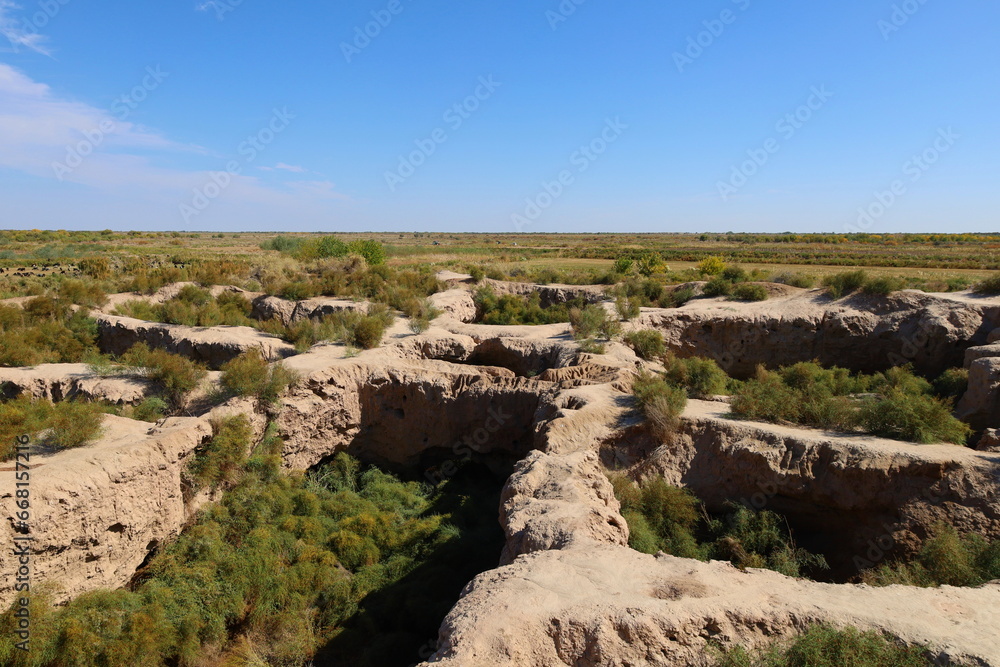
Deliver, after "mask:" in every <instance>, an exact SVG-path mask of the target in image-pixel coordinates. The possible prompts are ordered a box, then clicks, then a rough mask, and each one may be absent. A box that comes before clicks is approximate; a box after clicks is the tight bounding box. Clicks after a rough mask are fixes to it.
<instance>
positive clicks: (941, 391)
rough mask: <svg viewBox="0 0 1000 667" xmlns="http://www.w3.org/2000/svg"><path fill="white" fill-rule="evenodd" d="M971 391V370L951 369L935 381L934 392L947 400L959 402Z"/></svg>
mask: <svg viewBox="0 0 1000 667" xmlns="http://www.w3.org/2000/svg"><path fill="white" fill-rule="evenodd" d="M968 389H969V369H967V368H949V369H948V370H946V371H945V372H944V373H942V374H941V375H940V376H939V377H938V379H936V380H935V381H934V392H935V393H936V394H937V395H938V396H939V397H940V398H945V399H952V400H956V401H957V400H958V399H960V398H962V396H964V395H965V392H966V391H967V390H968Z"/></svg>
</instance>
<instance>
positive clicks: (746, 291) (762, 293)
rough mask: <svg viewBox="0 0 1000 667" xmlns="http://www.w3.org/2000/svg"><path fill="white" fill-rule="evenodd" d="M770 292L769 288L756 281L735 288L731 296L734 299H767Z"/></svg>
mask: <svg viewBox="0 0 1000 667" xmlns="http://www.w3.org/2000/svg"><path fill="white" fill-rule="evenodd" d="M769 297H770V294H768V292H767V288H766V287H764V286H763V285H758V284H756V283H744V284H742V285H737V286H736V287H734V288H733V293H732V295H731V296H730V297H729V298H730V299H733V300H734V301H767V300H768V298H769Z"/></svg>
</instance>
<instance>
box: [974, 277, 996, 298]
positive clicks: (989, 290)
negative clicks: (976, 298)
mask: <svg viewBox="0 0 1000 667" xmlns="http://www.w3.org/2000/svg"><path fill="white" fill-rule="evenodd" d="M973 291H975V292H976V294H988V295H996V294H1000V275H997V276H993V277H992V278H987V279H986V280H984V281H982V282H981V283H977V284H976V286H975V287H974V288H973Z"/></svg>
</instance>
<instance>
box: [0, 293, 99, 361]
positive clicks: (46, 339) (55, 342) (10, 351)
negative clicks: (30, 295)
mask: <svg viewBox="0 0 1000 667" xmlns="http://www.w3.org/2000/svg"><path fill="white" fill-rule="evenodd" d="M70 305H71V304H70V302H68V301H66V300H63V299H54V298H51V297H46V296H40V297H36V298H34V299H30V300H28V301H26V302H25V303H24V304H23V306H22V307H20V308H18V307H16V306H7V305H3V304H0V366H8V367H16V366H37V365H38V364H60V363H80V362H83V361H85V360H87V359H89V358H94V357H99V356H100V350H99V349H98V347H97V322H96V321H95V320H94V319H93V318H91V317H90V316H89V314H88V312H87V311H86V310H85V309H78V310H75V311H74V310H73V309H72V308H70Z"/></svg>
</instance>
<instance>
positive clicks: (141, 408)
mask: <svg viewBox="0 0 1000 667" xmlns="http://www.w3.org/2000/svg"><path fill="white" fill-rule="evenodd" d="M169 410H170V405H169V404H168V403H167V402H166V401H164V400H163V399H162V398H160V397H159V396H150V397H148V398H146V399H144V400H143V401H142V403H140V404H139V405H137V406H135V408H133V410H132V418H133V419H138V420H139V421H144V422H156V421H159V420H161V419H163V417H164V416H165V415H166V414H167V412H168V411H169Z"/></svg>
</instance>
